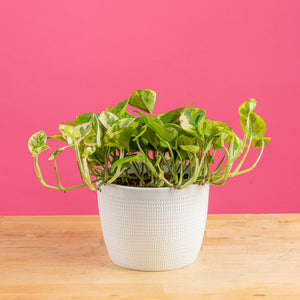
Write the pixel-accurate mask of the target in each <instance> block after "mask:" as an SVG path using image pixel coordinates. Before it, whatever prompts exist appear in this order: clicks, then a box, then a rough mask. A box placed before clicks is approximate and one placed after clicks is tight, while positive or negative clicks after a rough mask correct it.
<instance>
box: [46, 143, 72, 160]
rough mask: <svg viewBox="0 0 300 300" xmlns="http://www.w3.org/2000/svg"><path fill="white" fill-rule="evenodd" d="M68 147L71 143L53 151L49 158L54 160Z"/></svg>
mask: <svg viewBox="0 0 300 300" xmlns="http://www.w3.org/2000/svg"><path fill="white" fill-rule="evenodd" d="M68 147H70V145H68V146H64V147H62V148H59V149H57V150H56V151H54V152H52V153H51V154H50V155H49V158H48V159H49V160H53V159H54V158H55V157H56V155H58V154H60V153H62V152H63V151H64V150H65V149H66V148H68Z"/></svg>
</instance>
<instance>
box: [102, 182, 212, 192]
mask: <svg viewBox="0 0 300 300" xmlns="http://www.w3.org/2000/svg"><path fill="white" fill-rule="evenodd" d="M208 185H209V184H208V183H205V184H204V185H201V184H191V185H189V186H187V187H186V188H183V189H175V188H174V187H171V186H164V187H146V186H144V187H136V186H128V185H121V184H115V183H110V184H104V185H103V186H101V188H103V187H109V186H114V187H118V188H121V189H126V190H136V191H145V190H149V191H158V190H164V191H165V190H175V191H184V190H185V189H187V188H189V187H192V186H199V187H206V186H208ZM101 188H100V189H101Z"/></svg>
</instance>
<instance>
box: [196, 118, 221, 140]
mask: <svg viewBox="0 0 300 300" xmlns="http://www.w3.org/2000/svg"><path fill="white" fill-rule="evenodd" d="M198 132H199V133H200V134H201V135H202V136H205V137H206V138H212V137H214V136H215V135H217V134H218V133H219V132H220V130H219V129H218V127H217V126H216V125H215V122H214V121H211V120H208V119H207V118H206V117H204V118H203V121H202V122H200V126H198Z"/></svg>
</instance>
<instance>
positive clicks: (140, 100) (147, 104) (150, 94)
mask: <svg viewBox="0 0 300 300" xmlns="http://www.w3.org/2000/svg"><path fill="white" fill-rule="evenodd" d="M128 99H129V104H130V105H131V106H133V107H136V108H138V109H140V110H143V111H145V112H148V113H150V114H152V111H153V108H154V105H155V102H156V93H155V92H154V91H151V90H135V91H134V92H133V94H132V95H131V96H130V97H129V98H128Z"/></svg>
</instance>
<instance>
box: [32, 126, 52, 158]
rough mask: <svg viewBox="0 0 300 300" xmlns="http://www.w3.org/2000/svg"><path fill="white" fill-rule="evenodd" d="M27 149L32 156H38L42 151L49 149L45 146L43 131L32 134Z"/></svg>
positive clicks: (45, 140)
mask: <svg viewBox="0 0 300 300" xmlns="http://www.w3.org/2000/svg"><path fill="white" fill-rule="evenodd" d="M28 149H29V151H30V152H31V153H32V154H33V155H38V154H40V153H41V152H42V151H44V150H47V149H49V147H48V146H47V135H46V133H45V132H44V131H39V132H37V133H35V134H33V135H32V136H31V137H30V138H29V140H28Z"/></svg>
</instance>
